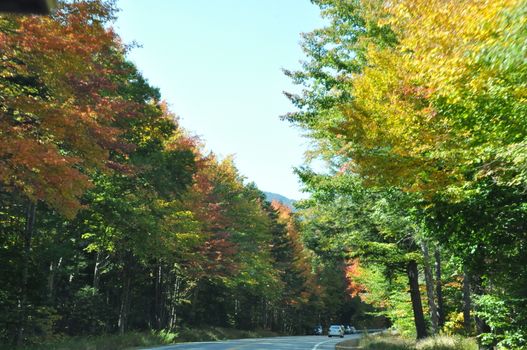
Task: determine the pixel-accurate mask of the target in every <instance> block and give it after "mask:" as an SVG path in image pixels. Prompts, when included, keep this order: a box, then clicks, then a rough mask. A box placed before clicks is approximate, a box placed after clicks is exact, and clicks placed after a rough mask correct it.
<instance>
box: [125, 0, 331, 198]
mask: <svg viewBox="0 0 527 350" xmlns="http://www.w3.org/2000/svg"><path fill="white" fill-rule="evenodd" d="M117 5H118V7H119V8H121V12H120V13H119V18H118V21H117V23H116V25H115V27H116V30H117V32H118V33H119V34H120V35H121V37H122V38H123V40H124V42H125V43H130V42H132V41H137V42H138V43H139V44H140V45H142V47H140V48H136V49H134V50H132V52H131V53H130V58H131V60H132V61H133V62H135V63H136V65H137V66H138V67H139V70H140V71H142V73H143V74H144V76H145V77H146V78H147V79H148V80H149V81H150V83H151V84H152V85H154V86H157V87H159V88H160V89H161V93H162V96H163V98H164V99H165V100H166V101H167V102H168V103H169V104H170V106H171V109H172V110H173V111H174V112H175V113H176V114H177V115H179V117H180V120H181V124H182V126H183V127H184V128H185V129H187V130H189V131H190V132H192V133H193V134H196V135H198V136H200V137H201V138H202V139H203V141H204V142H205V143H206V145H207V148H208V149H210V150H212V151H214V152H215V153H216V154H218V155H220V156H222V157H225V156H227V155H229V154H233V155H234V156H235V163H236V166H237V167H238V169H239V170H240V172H241V173H242V175H244V176H246V177H247V179H248V180H249V181H254V182H255V183H256V184H257V186H258V187H259V188H260V189H261V190H264V191H271V192H276V193H280V194H282V195H285V196H287V197H290V198H293V199H299V198H303V197H305V196H306V195H305V194H301V193H300V187H301V186H300V184H299V183H298V180H297V178H296V176H295V175H294V174H293V171H292V169H293V167H294V166H298V165H300V164H302V160H303V153H304V151H305V150H306V149H307V145H308V141H307V140H306V139H305V138H302V137H301V136H300V135H301V132H300V131H299V130H297V129H295V128H292V127H291V126H290V125H289V123H288V122H285V121H281V120H280V119H279V116H280V115H283V114H285V113H286V112H289V111H292V110H293V106H292V105H291V104H290V102H289V101H288V100H287V99H286V98H285V97H284V96H283V94H282V91H284V90H286V91H293V90H296V89H298V88H297V87H294V86H293V85H292V84H291V82H290V81H289V79H288V78H287V77H286V76H284V75H283V73H282V71H281V68H288V69H291V68H297V67H299V60H301V59H302V58H303V54H302V50H301V49H300V46H299V42H300V40H301V37H300V33H301V32H308V31H311V30H313V29H314V28H317V27H320V25H321V23H322V20H321V19H320V16H319V10H318V7H316V6H314V5H312V4H311V2H310V1H309V0H119V1H118V2H117Z"/></svg>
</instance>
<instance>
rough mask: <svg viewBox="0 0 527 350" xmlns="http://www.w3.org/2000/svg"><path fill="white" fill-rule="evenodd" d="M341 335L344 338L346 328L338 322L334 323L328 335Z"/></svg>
mask: <svg viewBox="0 0 527 350" xmlns="http://www.w3.org/2000/svg"><path fill="white" fill-rule="evenodd" d="M332 336H335V337H341V338H344V329H343V328H342V326H340V325H338V324H332V325H331V326H330V327H329V329H328V337H330V338H331V337H332Z"/></svg>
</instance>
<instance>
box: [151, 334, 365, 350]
mask: <svg viewBox="0 0 527 350" xmlns="http://www.w3.org/2000/svg"><path fill="white" fill-rule="evenodd" d="M359 337H360V334H353V335H346V336H345V337H344V339H342V338H328V337H327V336H320V335H309V336H298V337H273V338H257V339H236V340H225V341H215V342H199V343H184V344H175V345H167V346H161V347H156V348H149V349H144V350H330V349H331V350H335V344H337V343H339V342H341V341H343V340H348V339H357V338H359Z"/></svg>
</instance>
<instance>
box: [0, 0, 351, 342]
mask: <svg viewBox="0 0 527 350" xmlns="http://www.w3.org/2000/svg"><path fill="white" fill-rule="evenodd" d="M114 16H115V9H114V8H113V6H112V4H111V2H106V1H98V0H85V1H74V2H65V3H62V5H61V6H60V8H58V9H57V10H56V11H55V12H54V13H53V14H52V15H51V16H45V17H38V16H15V15H2V16H0V52H1V62H0V65H1V67H0V91H1V92H0V111H1V114H0V230H1V231H0V266H1V268H0V281H1V283H0V343H3V344H23V343H32V342H37V343H38V342H41V341H44V340H46V339H52V338H53V337H56V336H64V335H94V334H107V333H124V332H127V331H129V330H166V331H174V330H177V329H181V328H186V327H199V326H201V325H208V326H211V325H213V326H224V327H234V328H239V329H240V328H241V329H256V328H260V329H269V330H273V331H276V332H279V333H283V334H298V333H304V332H306V331H307V330H309V329H310V327H312V326H313V325H315V324H318V323H321V322H323V323H326V322H329V320H330V319H332V318H334V319H339V318H344V317H348V318H349V317H351V313H350V310H352V309H353V308H357V307H358V306H357V305H359V304H360V303H359V302H358V300H355V301H352V298H351V297H349V296H348V295H347V294H346V292H345V284H346V280H345V279H344V274H343V271H344V270H343V269H344V267H343V265H342V264H340V265H338V266H337V267H336V268H335V266H329V265H327V264H318V265H317V264H314V260H315V258H314V256H313V255H312V254H311V253H309V252H308V250H307V249H306V248H305V247H304V245H303V243H302V241H301V239H300V236H299V231H298V227H299V226H298V222H297V220H296V219H295V217H294V216H293V215H292V214H291V211H290V209H289V208H287V207H285V206H283V205H281V204H280V203H278V202H274V203H272V204H271V203H268V202H266V201H265V198H264V195H263V193H262V192H260V191H259V190H258V189H257V188H256V187H255V185H253V184H251V183H248V182H247V181H246V180H245V179H244V178H243V177H242V176H241V175H240V174H239V173H238V171H237V169H236V168H235V167H234V165H233V162H232V159H230V158H227V159H218V158H217V157H216V156H215V155H214V154H213V153H205V152H204V151H203V149H204V147H203V145H202V143H201V141H200V140H198V139H197V138H195V137H193V136H191V135H189V134H188V133H187V132H186V131H185V130H184V129H182V128H181V127H180V125H179V124H178V119H177V118H176V117H175V115H174V114H173V113H172V112H171V111H170V110H169V108H168V107H167V106H166V104H165V103H164V102H163V101H162V100H161V96H160V93H159V91H158V90H157V89H156V88H154V87H152V86H150V85H149V84H148V82H147V81H146V80H145V78H143V76H142V75H141V73H140V72H139V71H138V69H137V68H136V67H135V66H134V65H133V64H132V63H130V62H129V61H127V59H126V53H127V47H126V45H124V44H123V43H122V42H121V41H120V38H119V37H118V36H117V34H116V33H115V32H114V31H113V30H112V27H111V23H112V21H113V19H114ZM326 270H327V271H330V272H329V275H327V274H326ZM330 277H335V279H336V281H333V280H331V279H330ZM335 284H336V285H337V286H338V287H337V288H335ZM344 305H348V307H347V311H345V312H347V314H346V315H343V314H342V313H343V312H342V311H341V310H343V309H345V308H343V306H344ZM353 305H355V306H353Z"/></svg>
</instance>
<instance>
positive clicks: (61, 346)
mask: <svg viewBox="0 0 527 350" xmlns="http://www.w3.org/2000/svg"><path fill="white" fill-rule="evenodd" d="M277 335H278V334H276V333H273V332H270V331H263V330H262V331H243V330H237V329H232V328H220V327H204V328H199V329H197V328H193V329H190V328H187V329H182V330H179V331H177V332H174V333H170V332H129V333H126V334H124V335H117V334H109V335H101V336H91V337H65V338H61V339H56V340H53V341H49V342H42V343H39V344H34V345H27V346H23V347H19V348H13V346H11V345H0V350H73V349H75V350H124V349H126V350H131V349H140V348H143V347H151V346H156V345H166V344H173V343H183V342H190V341H209V340H225V339H237V338H256V337H271V336H277Z"/></svg>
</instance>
